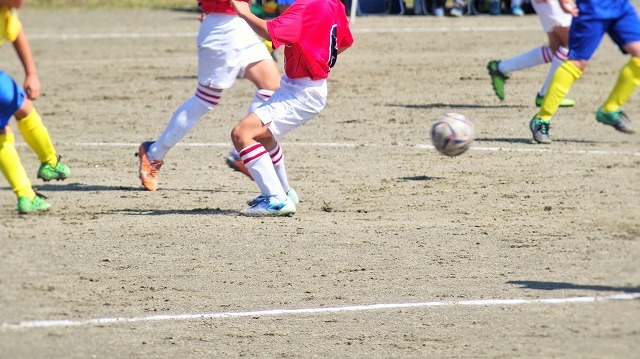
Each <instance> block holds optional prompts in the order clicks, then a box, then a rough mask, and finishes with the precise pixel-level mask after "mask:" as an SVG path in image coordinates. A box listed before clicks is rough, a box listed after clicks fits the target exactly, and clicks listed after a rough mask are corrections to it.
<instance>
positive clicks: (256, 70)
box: [244, 57, 281, 91]
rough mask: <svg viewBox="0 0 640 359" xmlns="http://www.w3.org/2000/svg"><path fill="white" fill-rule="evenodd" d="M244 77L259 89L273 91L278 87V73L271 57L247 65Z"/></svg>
mask: <svg viewBox="0 0 640 359" xmlns="http://www.w3.org/2000/svg"><path fill="white" fill-rule="evenodd" d="M244 77H245V78H246V79H247V80H249V81H251V82H253V84H254V85H256V87H257V88H259V89H265V90H270V91H275V90H276V89H278V87H280V77H281V76H280V71H278V68H277V67H276V63H275V61H273V59H272V58H271V57H269V59H266V60H261V61H257V62H254V63H251V64H249V65H248V66H247V68H246V69H245V71H244Z"/></svg>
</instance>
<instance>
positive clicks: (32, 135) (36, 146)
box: [18, 108, 58, 166]
mask: <svg viewBox="0 0 640 359" xmlns="http://www.w3.org/2000/svg"><path fill="white" fill-rule="evenodd" d="M18 128H19V129H20V132H22V137H24V140H25V142H27V143H28V144H29V146H30V147H31V148H32V149H33V150H34V151H35V152H36V154H37V155H38V159H39V160H40V162H42V163H45V162H46V163H48V164H50V165H51V166H56V165H57V164H58V156H57V154H56V150H55V148H53V143H52V142H51V137H50V136H49V131H47V128H46V127H45V126H44V124H43V123H42V118H41V117H40V115H39V114H38V112H37V111H36V109H35V108H34V109H33V111H31V113H30V114H29V115H28V116H27V117H25V118H23V119H22V120H20V121H18Z"/></svg>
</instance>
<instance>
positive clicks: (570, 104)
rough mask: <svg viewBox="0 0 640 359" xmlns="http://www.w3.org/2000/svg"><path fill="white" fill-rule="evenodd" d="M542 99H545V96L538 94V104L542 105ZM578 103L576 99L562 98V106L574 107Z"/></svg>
mask: <svg viewBox="0 0 640 359" xmlns="http://www.w3.org/2000/svg"><path fill="white" fill-rule="evenodd" d="M542 100H544V96H543V95H540V94H537V95H536V106H538V107H540V106H542ZM575 105H576V101H575V100H572V99H570V98H563V99H562V100H560V107H573V106H575Z"/></svg>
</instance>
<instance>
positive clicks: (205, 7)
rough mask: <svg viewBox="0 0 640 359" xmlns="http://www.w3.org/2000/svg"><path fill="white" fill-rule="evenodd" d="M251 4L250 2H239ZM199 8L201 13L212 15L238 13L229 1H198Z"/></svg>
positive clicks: (245, 0)
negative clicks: (214, 13)
mask: <svg viewBox="0 0 640 359" xmlns="http://www.w3.org/2000/svg"><path fill="white" fill-rule="evenodd" d="M238 1H244V2H249V0H238ZM198 7H199V8H200V11H202V12H204V13H206V14H210V13H213V12H216V13H220V14H235V13H236V11H235V10H234V9H233V7H232V6H231V1H229V0H198Z"/></svg>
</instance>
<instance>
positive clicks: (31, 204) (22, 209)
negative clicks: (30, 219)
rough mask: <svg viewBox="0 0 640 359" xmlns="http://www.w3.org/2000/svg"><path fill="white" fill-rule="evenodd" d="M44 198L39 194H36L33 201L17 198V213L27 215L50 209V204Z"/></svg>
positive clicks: (27, 198)
mask: <svg viewBox="0 0 640 359" xmlns="http://www.w3.org/2000/svg"><path fill="white" fill-rule="evenodd" d="M44 198H46V197H45V196H43V195H41V194H40V193H36V196H35V198H34V199H29V197H18V213H20V214H27V213H33V212H44V211H47V210H49V208H51V204H49V202H47V201H45V200H44Z"/></svg>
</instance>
